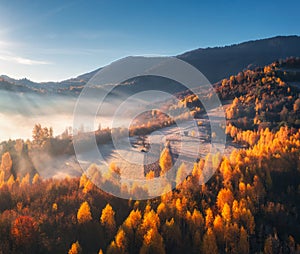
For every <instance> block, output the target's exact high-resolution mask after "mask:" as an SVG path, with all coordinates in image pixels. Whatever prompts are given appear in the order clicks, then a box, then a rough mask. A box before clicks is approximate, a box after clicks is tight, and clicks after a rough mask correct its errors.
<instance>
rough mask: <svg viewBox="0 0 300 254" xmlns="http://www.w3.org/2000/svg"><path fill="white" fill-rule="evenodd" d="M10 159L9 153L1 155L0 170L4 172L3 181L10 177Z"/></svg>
mask: <svg viewBox="0 0 300 254" xmlns="http://www.w3.org/2000/svg"><path fill="white" fill-rule="evenodd" d="M11 168H12V159H11V156H10V153H9V152H6V153H4V154H3V155H2V160H1V166H0V169H1V170H3V171H4V176H5V179H7V178H8V177H9V176H10V175H11Z"/></svg>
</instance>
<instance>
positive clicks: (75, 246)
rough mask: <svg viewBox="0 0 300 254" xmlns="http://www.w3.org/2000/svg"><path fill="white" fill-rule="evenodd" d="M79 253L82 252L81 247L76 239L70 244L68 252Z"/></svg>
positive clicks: (71, 253)
mask: <svg viewBox="0 0 300 254" xmlns="http://www.w3.org/2000/svg"><path fill="white" fill-rule="evenodd" d="M81 253H82V249H81V247H80V244H79V242H78V241H77V242H75V243H73V244H72V246H71V248H70V250H69V252H68V254H81Z"/></svg>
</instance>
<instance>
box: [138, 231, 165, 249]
mask: <svg viewBox="0 0 300 254" xmlns="http://www.w3.org/2000/svg"><path fill="white" fill-rule="evenodd" d="M153 253H155V254H165V253H166V251H165V246H164V243H163V238H162V236H161V235H160V234H159V232H158V230H157V228H151V229H149V230H148V231H147V233H146V234H145V235H144V240H143V245H142V248H141V250H140V254H153Z"/></svg>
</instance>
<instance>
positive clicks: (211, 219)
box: [205, 208, 214, 228]
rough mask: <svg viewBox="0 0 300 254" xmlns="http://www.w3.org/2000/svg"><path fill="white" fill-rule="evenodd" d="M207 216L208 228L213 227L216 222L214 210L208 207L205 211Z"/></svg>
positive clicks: (206, 224) (206, 223)
mask: <svg viewBox="0 0 300 254" xmlns="http://www.w3.org/2000/svg"><path fill="white" fill-rule="evenodd" d="M205 213H206V216H205V226H206V227H207V228H209V227H211V226H212V224H213V222H214V215H213V212H212V210H211V209H210V208H208V209H206V211H205Z"/></svg>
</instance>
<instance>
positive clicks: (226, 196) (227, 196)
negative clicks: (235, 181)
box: [217, 188, 234, 211]
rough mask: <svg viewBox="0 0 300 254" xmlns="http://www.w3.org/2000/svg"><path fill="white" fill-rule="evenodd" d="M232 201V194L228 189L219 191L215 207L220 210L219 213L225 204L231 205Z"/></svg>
mask: <svg viewBox="0 0 300 254" xmlns="http://www.w3.org/2000/svg"><path fill="white" fill-rule="evenodd" d="M233 200H234V197H233V194H232V192H231V190H230V189H228V188H226V189H221V190H220V191H219V193H218V196H217V206H218V208H219V209H220V211H222V209H223V207H224V205H225V203H227V204H228V205H230V206H231V205H232V203H233Z"/></svg>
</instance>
